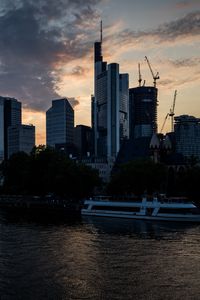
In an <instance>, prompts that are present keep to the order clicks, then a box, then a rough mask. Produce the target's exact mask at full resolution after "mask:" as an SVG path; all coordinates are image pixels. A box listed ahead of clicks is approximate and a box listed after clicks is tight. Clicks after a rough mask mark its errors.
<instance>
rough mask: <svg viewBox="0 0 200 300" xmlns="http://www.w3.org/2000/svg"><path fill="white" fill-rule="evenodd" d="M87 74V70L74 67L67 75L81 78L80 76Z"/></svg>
mask: <svg viewBox="0 0 200 300" xmlns="http://www.w3.org/2000/svg"><path fill="white" fill-rule="evenodd" d="M88 72H89V69H88V68H83V67H81V66H76V67H74V68H73V69H72V71H71V73H70V74H69V75H72V76H78V77H80V76H81V77H82V76H85V75H86V74H87V73H88Z"/></svg>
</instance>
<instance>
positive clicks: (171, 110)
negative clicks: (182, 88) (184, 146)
mask: <svg viewBox="0 0 200 300" xmlns="http://www.w3.org/2000/svg"><path fill="white" fill-rule="evenodd" d="M176 95H177V90H175V92H174V100H173V103H172V107H171V108H170V110H169V113H167V114H166V117H165V119H164V122H163V125H162V127H161V130H160V133H162V131H163V129H164V127H165V123H166V121H167V119H168V117H171V132H174V115H175V113H174V110H175V104H176Z"/></svg>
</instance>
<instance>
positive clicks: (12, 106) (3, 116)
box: [0, 97, 22, 160]
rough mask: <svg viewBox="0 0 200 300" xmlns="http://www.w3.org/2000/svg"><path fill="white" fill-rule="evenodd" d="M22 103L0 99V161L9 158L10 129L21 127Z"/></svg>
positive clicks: (11, 99) (4, 98)
mask: <svg viewBox="0 0 200 300" xmlns="http://www.w3.org/2000/svg"><path fill="white" fill-rule="evenodd" d="M21 120H22V113H21V102H19V101H18V100H16V99H14V98H9V97H0V160H4V159H7V158H8V128H9V127H10V126H18V125H21Z"/></svg>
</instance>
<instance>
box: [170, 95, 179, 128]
mask: <svg viewBox="0 0 200 300" xmlns="http://www.w3.org/2000/svg"><path fill="white" fill-rule="evenodd" d="M176 95H177V90H175V92H174V100H173V104H172V107H171V108H170V111H169V116H170V117H171V131H172V132H174V109H175V104H176Z"/></svg>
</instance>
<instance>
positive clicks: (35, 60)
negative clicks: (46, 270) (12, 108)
mask: <svg viewBox="0 0 200 300" xmlns="http://www.w3.org/2000/svg"><path fill="white" fill-rule="evenodd" d="M100 1H101V0H84V1H82V0H56V1H54V0H37V1H35V0H10V1H8V0H1V4H0V49H1V51H0V94H1V95H9V96H13V97H16V98H19V99H21V100H23V102H24V105H25V106H27V107H30V108H32V109H37V110H44V109H46V108H47V107H48V105H49V101H50V100H51V99H56V98H58V97H59V95H58V93H57V92H56V87H57V85H58V83H59V79H60V68H61V67H62V64H64V63H67V62H70V61H72V60H75V59H78V58H81V57H84V56H86V55H87V54H88V52H89V51H90V48H91V46H92V42H88V41H93V40H94V37H93V30H92V28H94V26H96V24H97V20H98V19H99V17H98V12H97V10H96V4H97V3H98V2H100ZM75 71H81V69H79V70H78V69H77V70H75ZM66 96H67V95H66ZM76 101H77V100H76ZM74 103H75V102H74ZM76 104H78V102H76Z"/></svg>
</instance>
